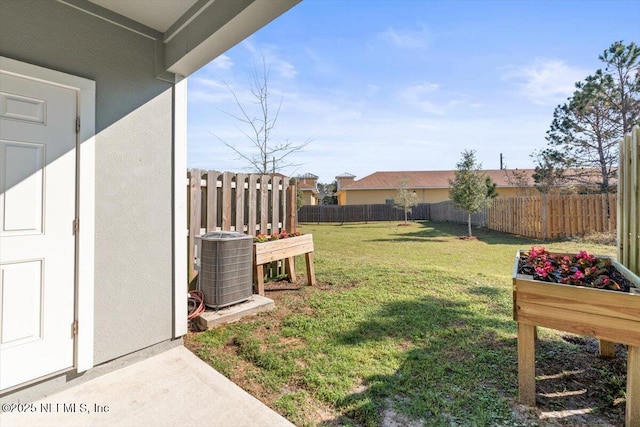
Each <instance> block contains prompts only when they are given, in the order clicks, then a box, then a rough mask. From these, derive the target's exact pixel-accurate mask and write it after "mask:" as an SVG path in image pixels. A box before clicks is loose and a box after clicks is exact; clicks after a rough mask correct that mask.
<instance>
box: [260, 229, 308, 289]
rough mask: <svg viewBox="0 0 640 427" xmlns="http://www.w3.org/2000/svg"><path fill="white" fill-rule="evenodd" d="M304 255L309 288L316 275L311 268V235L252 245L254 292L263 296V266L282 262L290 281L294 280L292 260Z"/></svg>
mask: <svg viewBox="0 0 640 427" xmlns="http://www.w3.org/2000/svg"><path fill="white" fill-rule="evenodd" d="M298 255H304V256H305V261H306V264H307V280H308V283H309V286H313V285H315V283H316V275H315V271H314V267H313V235H311V234H303V235H301V236H294V237H287V238H286V239H278V240H272V241H268V242H261V243H254V244H253V257H254V272H255V282H256V287H257V289H256V292H257V293H258V294H259V295H264V265H265V264H268V263H270V262H273V261H279V260H284V262H285V271H286V272H287V275H288V278H289V280H291V281H295V280H296V273H295V267H294V262H293V259H294V257H295V256H298Z"/></svg>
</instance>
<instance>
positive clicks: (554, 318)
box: [513, 252, 640, 427]
mask: <svg viewBox="0 0 640 427" xmlns="http://www.w3.org/2000/svg"><path fill="white" fill-rule="evenodd" d="M554 255H565V254H554ZM598 258H609V257H601V256H599V257H598ZM609 259H610V258H609ZM519 260H520V252H518V253H517V254H516V260H515V265H514V270H513V318H514V320H516V321H517V322H518V391H519V400H520V402H521V403H523V404H526V405H529V406H535V402H536V398H535V327H536V326H543V327H546V328H552V329H557V330H560V331H566V332H571V333H574V334H578V335H584V336H590V337H595V338H598V339H600V340H603V341H606V342H610V343H620V344H626V345H628V346H629V347H628V349H629V352H628V362H627V408H626V409H627V413H626V419H627V421H626V425H627V426H634V427H636V426H640V279H639V278H638V276H636V275H635V274H633V273H632V272H631V271H629V270H628V269H627V268H625V267H624V266H623V265H621V264H619V263H617V262H616V261H615V260H612V259H610V261H611V263H612V264H613V265H614V266H615V267H616V269H618V271H619V272H620V273H622V274H623V275H624V276H625V277H626V278H627V279H629V280H630V281H631V282H632V283H634V284H635V286H636V289H633V288H632V293H626V292H616V291H609V290H601V289H593V288H584V287H578V286H571V285H561V284H557V283H548V282H541V281H537V280H533V277H532V276H528V275H522V274H518V261H519Z"/></svg>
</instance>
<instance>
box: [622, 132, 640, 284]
mask: <svg viewBox="0 0 640 427" xmlns="http://www.w3.org/2000/svg"><path fill="white" fill-rule="evenodd" d="M630 145H631V147H630V150H629V151H630V153H629V156H630V158H631V162H630V164H629V166H630V167H629V173H628V177H625V180H627V181H628V186H629V193H630V200H629V204H630V206H629V215H630V216H629V233H628V234H629V262H628V263H627V266H628V267H629V269H630V270H631V271H633V272H635V273H636V274H638V275H640V127H636V128H634V132H633V134H632V136H631V141H630Z"/></svg>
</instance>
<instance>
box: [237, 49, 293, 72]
mask: <svg viewBox="0 0 640 427" xmlns="http://www.w3.org/2000/svg"><path fill="white" fill-rule="evenodd" d="M242 46H244V48H245V49H246V50H247V51H248V52H249V53H250V54H251V55H252V56H253V59H254V62H255V64H256V67H257V68H260V67H262V59H263V58H264V61H265V63H266V65H267V67H268V68H269V69H270V70H272V71H275V72H276V73H277V74H278V75H279V76H280V77H283V78H285V79H292V78H294V77H295V76H296V75H297V74H298V70H297V69H296V67H295V65H293V64H292V63H291V62H289V61H287V60H285V59H284V58H282V57H281V56H280V55H279V54H278V53H277V50H278V49H277V46H275V45H268V44H264V45H256V44H255V43H253V42H252V41H251V40H244V41H243V42H242Z"/></svg>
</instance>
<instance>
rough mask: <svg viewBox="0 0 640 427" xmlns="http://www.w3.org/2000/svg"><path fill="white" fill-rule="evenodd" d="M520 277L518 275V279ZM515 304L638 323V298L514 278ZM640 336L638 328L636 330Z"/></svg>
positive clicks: (639, 308) (639, 304)
mask: <svg viewBox="0 0 640 427" xmlns="http://www.w3.org/2000/svg"><path fill="white" fill-rule="evenodd" d="M520 277H522V276H520ZM515 290H516V292H517V300H518V302H520V301H522V302H527V303H531V304H538V305H542V304H544V305H548V306H550V307H555V308H558V309H565V310H571V311H576V312H582V313H586V314H597V315H601V316H607V317H616V318H620V319H627V320H632V321H634V322H640V295H633V294H630V293H626V292H613V291H606V290H602V289H592V288H578V287H576V286H571V285H560V284H555V283H545V282H536V281H533V280H531V281H529V280H523V279H521V278H518V277H516V278H515ZM638 331H639V332H638V333H639V334H640V329H639V330H638Z"/></svg>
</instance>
